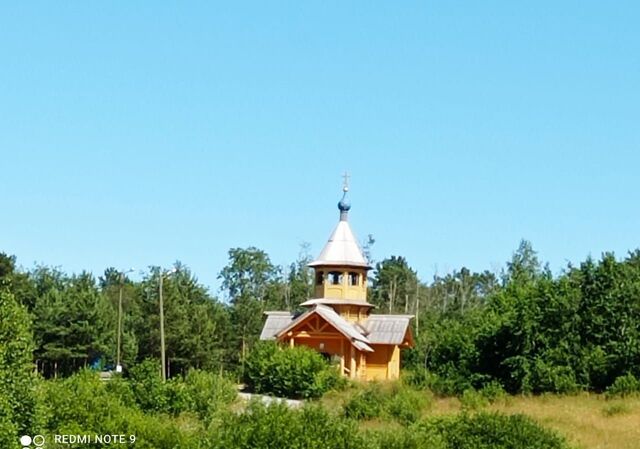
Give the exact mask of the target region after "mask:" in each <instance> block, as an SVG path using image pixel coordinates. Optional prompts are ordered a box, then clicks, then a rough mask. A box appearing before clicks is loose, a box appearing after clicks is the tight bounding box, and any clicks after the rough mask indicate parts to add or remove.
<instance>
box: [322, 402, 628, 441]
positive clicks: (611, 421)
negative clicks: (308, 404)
mask: <svg viewBox="0 0 640 449" xmlns="http://www.w3.org/2000/svg"><path fill="white" fill-rule="evenodd" d="M425 394H428V393H425ZM345 396H348V395H345V394H344V392H343V393H342V394H335V395H333V394H329V395H327V396H325V398H324V399H323V402H324V403H325V405H326V406H327V407H329V408H332V409H334V410H335V409H337V408H338V407H340V406H341V405H342V404H343V403H344V402H345V401H346V397H345ZM481 409H482V410H486V411H499V412H501V413H505V414H516V413H522V414H525V415H528V416H530V417H532V418H534V419H535V420H536V421H538V422H539V423H540V424H542V425H544V426H546V427H548V428H551V429H555V430H556V431H558V432H559V433H560V434H562V435H563V436H565V437H566V438H567V440H568V441H569V443H571V444H572V445H573V446H574V447H576V448H579V449H639V448H640V397H637V396H636V397H629V398H620V399H605V397H604V395H596V394H587V393H584V394H578V395H572V396H559V395H541V396H507V397H506V398H504V399H500V400H498V401H496V402H494V403H493V404H489V405H486V406H483V407H482V408H481ZM462 410H463V405H462V403H461V401H460V400H459V399H458V398H433V400H432V402H431V405H430V406H429V407H428V408H427V409H425V411H424V416H425V417H426V416H429V415H443V414H457V413H461V412H462ZM362 425H363V426H364V427H373V428H381V427H391V428H393V427H396V426H398V424H396V423H393V422H389V421H386V420H384V421H382V420H374V421H369V422H363V423H362Z"/></svg>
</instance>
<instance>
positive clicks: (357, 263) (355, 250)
mask: <svg viewBox="0 0 640 449" xmlns="http://www.w3.org/2000/svg"><path fill="white" fill-rule="evenodd" d="M323 265H330V266H333V265H337V266H354V267H365V268H369V265H368V263H367V261H366V259H365V258H364V255H363V253H362V249H361V248H360V245H359V244H358V240H357V239H356V237H355V235H354V233H353V231H352V230H351V226H350V225H349V222H348V221H347V220H346V218H345V219H341V220H340V221H339V222H338V225H337V226H336V228H335V229H334V230H333V232H332V233H331V236H330V237H329V241H328V242H327V244H326V245H325V246H324V248H323V249H322V251H321V252H320V255H319V256H318V258H317V259H316V260H314V261H313V262H311V263H310V264H309V266H310V267H317V266H323Z"/></svg>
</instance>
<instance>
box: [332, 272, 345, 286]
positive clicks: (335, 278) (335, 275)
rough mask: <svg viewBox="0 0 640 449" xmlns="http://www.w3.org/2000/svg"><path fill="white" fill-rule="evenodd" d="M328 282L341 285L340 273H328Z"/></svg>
mask: <svg viewBox="0 0 640 449" xmlns="http://www.w3.org/2000/svg"><path fill="white" fill-rule="evenodd" d="M329 282H331V283H332V284H333V285H340V284H342V273H340V272H339V271H332V272H330V273H329Z"/></svg>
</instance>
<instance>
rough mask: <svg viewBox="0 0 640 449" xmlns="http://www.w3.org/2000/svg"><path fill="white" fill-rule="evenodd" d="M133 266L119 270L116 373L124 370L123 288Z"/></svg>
mask: <svg viewBox="0 0 640 449" xmlns="http://www.w3.org/2000/svg"><path fill="white" fill-rule="evenodd" d="M132 271H133V268H131V269H129V270H127V271H120V272H118V275H119V276H118V283H119V289H118V290H119V293H118V348H117V351H116V353H117V355H116V373H121V372H122V365H121V364H120V348H121V344H122V289H123V288H124V275H125V274H127V273H131V272H132Z"/></svg>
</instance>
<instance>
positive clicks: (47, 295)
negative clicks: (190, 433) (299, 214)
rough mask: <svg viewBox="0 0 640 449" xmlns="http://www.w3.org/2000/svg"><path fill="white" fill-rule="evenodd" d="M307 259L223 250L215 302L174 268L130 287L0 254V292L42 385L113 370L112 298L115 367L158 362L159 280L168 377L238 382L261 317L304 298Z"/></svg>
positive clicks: (119, 277) (119, 278)
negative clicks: (14, 306) (26, 333)
mask: <svg viewBox="0 0 640 449" xmlns="http://www.w3.org/2000/svg"><path fill="white" fill-rule="evenodd" d="M309 260H310V259H309V257H308V256H306V255H305V254H303V255H302V256H301V259H300V260H298V261H296V262H294V263H292V264H291V265H290V266H289V267H286V269H284V268H282V267H278V266H275V265H274V264H272V263H271V261H270V259H269V257H268V255H267V254H266V253H265V252H263V251H261V250H258V249H256V248H246V249H240V248H236V249H231V250H230V251H229V264H228V265H227V266H226V267H224V268H223V269H222V270H221V272H220V274H219V278H220V280H221V284H222V286H223V288H222V291H221V292H220V293H222V295H223V297H222V298H219V297H217V296H216V295H214V294H212V292H210V291H209V290H208V289H207V288H206V287H204V286H203V285H202V284H200V283H199V282H198V280H197V278H196V277H195V276H194V275H193V273H191V271H190V270H189V268H188V267H186V266H184V265H183V264H181V263H179V262H177V263H176V264H175V265H174V267H173V268H174V270H171V271H172V272H171V273H170V274H168V273H167V270H163V269H161V268H160V267H150V268H149V269H148V270H147V271H146V272H145V273H143V274H142V280H139V281H134V280H132V279H131V278H129V277H128V276H127V274H126V273H122V272H119V271H118V270H116V269H114V268H108V269H107V270H105V272H104V273H103V275H101V276H99V277H98V278H96V277H94V276H93V275H92V274H90V273H87V272H83V273H80V274H71V275H70V274H67V273H64V272H62V271H60V270H59V269H57V268H52V267H47V266H37V267H35V268H33V269H31V270H22V269H19V268H18V267H17V265H16V258H15V257H14V256H9V255H7V254H4V253H0V291H1V292H4V293H6V294H8V295H10V296H11V298H13V300H15V302H17V303H18V304H19V305H20V306H21V307H22V308H23V309H24V311H25V314H24V316H25V317H26V318H25V319H26V320H28V323H21V325H25V326H28V328H29V329H30V331H31V334H32V341H33V343H34V350H33V362H34V364H35V365H36V369H37V371H38V372H39V373H40V374H42V375H43V376H44V377H46V378H52V377H58V376H67V375H70V374H72V373H74V372H76V371H78V370H79V369H81V368H84V367H87V366H90V367H93V368H96V369H105V368H111V369H113V368H114V367H115V364H116V362H117V329H118V316H119V313H118V310H119V303H120V298H122V315H121V317H122V322H121V329H122V332H121V345H120V347H121V354H120V362H121V364H122V365H123V366H124V368H125V370H126V369H128V368H131V367H133V366H134V365H136V364H137V363H139V362H141V361H144V360H146V359H149V358H153V359H159V358H160V309H159V295H160V276H162V280H163V282H162V286H163V287H162V293H163V304H164V317H165V318H164V323H165V340H166V358H167V362H166V364H167V366H166V370H167V372H168V373H169V375H170V376H171V375H175V374H181V373H186V372H187V371H188V370H189V369H190V368H196V369H204V370H208V371H214V372H222V371H224V372H232V373H239V371H240V370H241V369H242V363H243V361H244V359H245V356H246V354H247V351H248V349H249V348H250V347H251V346H253V344H254V343H255V341H256V340H257V337H258V335H259V333H260V329H261V327H262V321H263V313H262V312H263V311H265V310H267V309H274V308H275V309H288V308H291V307H294V306H295V305H297V304H299V303H300V302H302V301H304V299H306V298H307V297H308V295H309V291H310V287H311V284H310V282H311V279H312V277H311V274H310V272H309V270H308V268H307V267H306V264H307V263H308V262H309ZM25 319H23V321H25ZM6 325H7V326H14V325H17V323H6ZM3 343H4V342H2V341H0V344H3Z"/></svg>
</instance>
